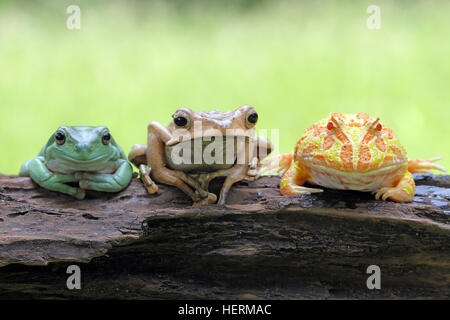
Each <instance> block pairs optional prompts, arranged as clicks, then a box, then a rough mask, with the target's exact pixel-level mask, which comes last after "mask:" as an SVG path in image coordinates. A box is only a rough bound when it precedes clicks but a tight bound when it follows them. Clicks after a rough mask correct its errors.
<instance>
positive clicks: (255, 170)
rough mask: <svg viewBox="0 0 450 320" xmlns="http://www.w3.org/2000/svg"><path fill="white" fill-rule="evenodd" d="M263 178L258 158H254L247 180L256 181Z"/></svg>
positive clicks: (249, 165)
mask: <svg viewBox="0 0 450 320" xmlns="http://www.w3.org/2000/svg"><path fill="white" fill-rule="evenodd" d="M260 176H261V174H260V162H259V160H258V158H257V157H254V158H253V159H252V160H251V161H250V163H249V164H248V171H247V177H246V179H247V180H248V181H255V180H257V179H258V178H259V177H260Z"/></svg>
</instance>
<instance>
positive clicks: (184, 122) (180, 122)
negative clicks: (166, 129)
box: [173, 116, 188, 127]
mask: <svg viewBox="0 0 450 320" xmlns="http://www.w3.org/2000/svg"><path fill="white" fill-rule="evenodd" d="M173 122H174V123H175V124H176V125H177V127H184V126H186V125H187V123H188V120H187V119H186V118H185V117H183V116H179V117H175V118H174V119H173Z"/></svg>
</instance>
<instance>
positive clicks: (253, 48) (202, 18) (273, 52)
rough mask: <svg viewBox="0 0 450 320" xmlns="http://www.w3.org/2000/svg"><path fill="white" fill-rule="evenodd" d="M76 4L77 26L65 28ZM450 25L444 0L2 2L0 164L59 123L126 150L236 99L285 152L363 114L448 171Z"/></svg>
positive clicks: (15, 159)
mask: <svg viewBox="0 0 450 320" xmlns="http://www.w3.org/2000/svg"><path fill="white" fill-rule="evenodd" d="M71 4H77V5H79V6H80V8H81V29H80V30H68V29H67V28H66V19H67V18H68V16H69V14H67V13H66V9H67V7H68V6H69V5H71ZM372 4H375V5H378V6H379V7H380V8H381V29H379V30H369V29H368V28H367V26H366V20H367V18H368V17H369V14H368V13H366V9H367V7H368V6H369V5H372ZM449 30H450V2H449V1H439V0H436V1H395V2H394V1H374V0H370V1H311V3H310V2H303V1H256V0H255V1H237V0H236V1H189V2H188V1H180V0H179V1H173V0H172V1H165V2H154V1H153V2H144V1H77V0H71V1H61V0H59V1H57V0H54V1H34V2H33V3H29V2H26V1H2V2H0V154H1V155H2V156H1V157H0V172H1V173H4V174H17V173H18V170H19V168H20V165H21V164H22V162H23V161H25V160H27V159H29V158H32V157H34V156H36V154H37V153H38V152H39V150H40V148H41V147H42V146H43V145H44V144H45V142H46V141H47V139H48V137H49V136H50V134H51V133H52V132H53V131H54V130H55V129H56V128H57V127H58V126H59V125H107V126H108V127H109V128H110V130H111V132H112V134H113V135H114V137H115V139H116V140H117V141H118V143H119V144H120V145H121V146H122V148H123V149H124V151H125V152H126V153H128V151H129V150H130V148H131V146H132V145H133V144H134V143H145V142H146V126H147V124H148V122H150V121H153V120H154V121H159V122H161V123H162V124H164V125H165V124H167V123H169V121H170V120H171V115H172V113H173V112H174V111H175V110H176V109H177V108H178V107H181V106H185V107H190V108H192V109H195V110H209V109H214V108H217V109H219V110H222V111H226V110H231V109H235V108H236V107H238V106H241V105H244V104H251V105H253V106H254V107H255V108H256V110H257V111H258V113H259V115H260V121H259V123H258V127H259V128H262V129H269V130H270V129H279V130H280V131H279V134H280V140H279V151H280V152H290V151H291V150H292V149H293V147H294V145H295V143H296V141H297V140H298V138H299V137H300V136H301V135H302V133H303V131H304V130H305V129H306V128H307V127H309V126H310V125H311V124H312V123H314V122H315V121H317V120H318V119H320V118H323V117H325V116H327V115H328V113H329V112H331V111H334V112H349V113H356V112H368V113H369V114H371V115H373V116H379V117H380V118H381V121H382V122H383V123H384V124H385V125H387V126H389V127H390V128H391V129H392V130H393V131H394V132H395V133H396V134H397V135H398V136H399V137H400V139H401V141H402V142H403V144H404V145H405V147H406V149H407V150H408V154H409V157H411V158H414V157H423V158H428V157H434V156H443V160H442V161H441V163H440V164H442V165H444V166H446V167H447V168H450V152H449V150H450V148H449V141H450V130H449V125H448V121H449V115H450V111H449V109H450V88H449V85H450V63H449V54H450V41H449ZM270 137H271V135H270V131H269V138H270Z"/></svg>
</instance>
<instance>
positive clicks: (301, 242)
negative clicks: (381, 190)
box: [0, 174, 450, 299]
mask: <svg viewBox="0 0 450 320" xmlns="http://www.w3.org/2000/svg"><path fill="white" fill-rule="evenodd" d="M414 178H415V181H416V184H417V189H416V196H415V198H414V202H412V203H393V202H387V201H376V200H374V196H373V195H371V194H370V193H362V192H354V191H337V190H328V189H327V190H325V191H324V192H323V193H320V194H312V195H302V196H292V197H286V196H281V195H280V192H279V181H280V179H279V178H278V177H263V178H261V179H260V180H258V181H255V182H247V181H244V182H240V183H237V184H236V185H235V186H233V188H232V190H231V192H230V195H229V197H228V200H227V205H226V206H218V205H207V206H201V207H191V206H190V205H191V203H190V200H189V198H188V197H187V196H185V195H184V194H183V193H182V192H181V191H179V190H178V189H175V188H172V187H168V186H164V185H160V186H159V187H160V189H159V191H158V193H157V194H155V195H148V194H147V193H146V191H145V189H144V188H143V186H142V183H141V182H140V180H138V179H133V181H132V182H131V184H130V186H129V187H128V188H127V189H125V190H124V191H122V192H120V193H117V194H106V193H98V192H89V193H88V195H87V198H86V199H84V200H76V199H73V198H71V197H69V196H66V195H63V194H59V193H55V192H51V191H47V190H44V189H42V188H40V187H38V186H36V185H35V184H34V183H33V182H32V181H31V180H30V179H29V178H23V177H16V176H4V175H0V299H8V298H47V299H48V298H63V299H65V298H86V299H97V298H123V299H152V298H154V299H185V298H187V299H198V298H200V299H216V298H218V299H257V298H261V299H334V298H338V299H341V298H344V299H345V298H363V299H365V298H375V299H376V298H383V299H384V298H407V299H417V298H418V299H421V298H425V299H428V298H432V299H437V298H439V299H448V298H450V215H449V214H450V176H448V175H439V176H434V175H422V174H416V175H415V176H414ZM220 182H221V181H213V184H212V188H213V189H214V190H213V191H214V192H216V191H218V190H219V188H220ZM73 264H76V265H78V266H79V267H80V269H81V279H82V288H81V290H68V289H67V287H66V280H67V277H68V276H69V275H68V274H67V273H66V268H67V267H68V266H69V265H73ZM370 265H377V266H379V267H380V269H381V289H380V290H369V289H368V288H367V286H366V281H367V278H368V277H369V276H370V274H367V273H366V270H367V267H368V266H370Z"/></svg>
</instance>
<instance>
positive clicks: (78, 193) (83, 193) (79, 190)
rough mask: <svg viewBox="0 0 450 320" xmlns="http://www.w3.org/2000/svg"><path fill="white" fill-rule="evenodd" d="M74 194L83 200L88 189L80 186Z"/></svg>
mask: <svg viewBox="0 0 450 320" xmlns="http://www.w3.org/2000/svg"><path fill="white" fill-rule="evenodd" d="M73 196H74V197H75V198H77V199H78V200H82V199H84V197H85V196H86V191H85V190H84V189H80V188H78V189H77V192H76V193H75V194H74V195H73Z"/></svg>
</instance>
